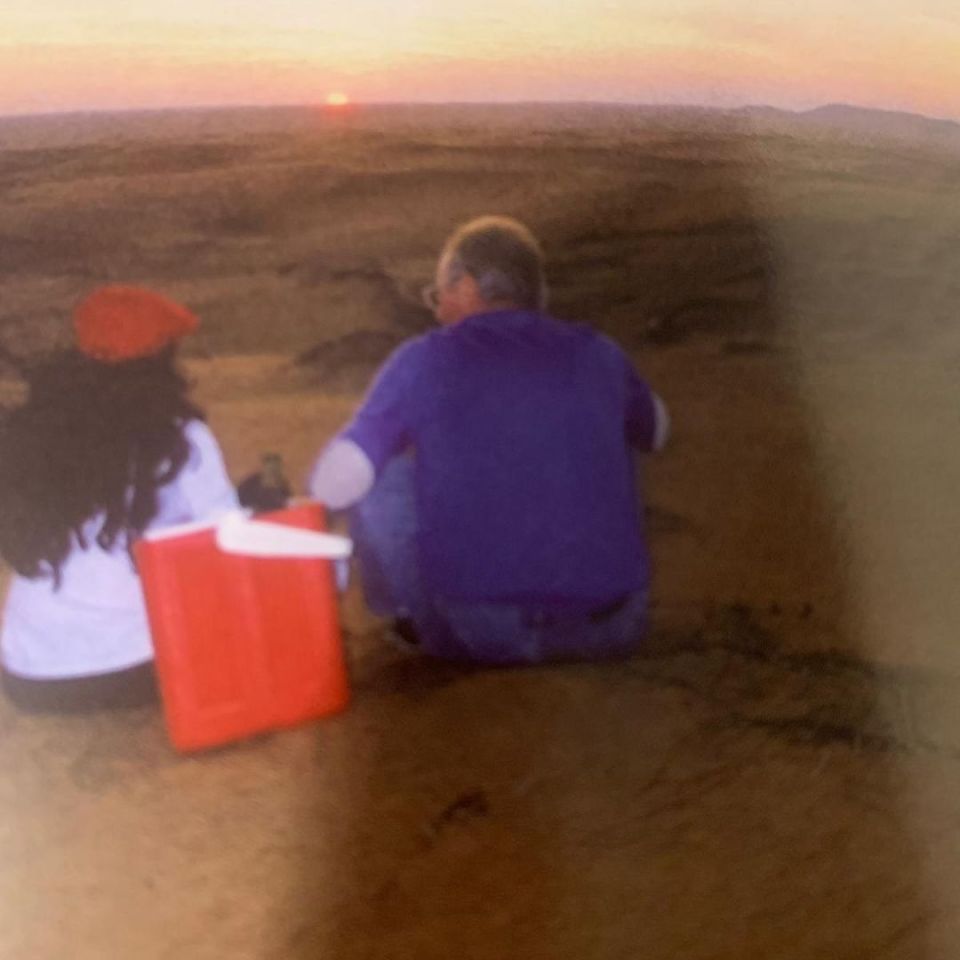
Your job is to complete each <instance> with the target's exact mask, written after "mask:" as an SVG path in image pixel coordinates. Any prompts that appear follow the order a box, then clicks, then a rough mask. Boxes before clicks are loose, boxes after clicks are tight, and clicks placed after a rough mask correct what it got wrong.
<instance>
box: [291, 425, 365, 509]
mask: <svg viewBox="0 0 960 960" xmlns="http://www.w3.org/2000/svg"><path fill="white" fill-rule="evenodd" d="M375 479H376V472H375V471H374V469H373V463H372V462H371V461H370V458H369V457H368V456H367V455H366V454H365V453H364V452H363V450H362V449H361V448H360V447H359V446H358V445H357V444H356V443H354V442H353V441H352V440H347V439H344V438H342V437H337V438H336V439H335V440H333V441H331V443H330V444H329V445H328V446H327V447H326V448H325V449H324V451H323V452H322V453H321V454H320V456H319V457H318V458H317V462H316V463H315V464H314V466H313V470H311V471H310V479H309V480H308V481H307V489H308V490H309V491H310V496H312V497H314V498H315V499H316V500H319V501H320V502H321V503H325V504H326V505H327V506H328V507H330V509H331V510H345V509H346V508H347V507H352V506H353V505H354V504H355V503H356V502H357V501H358V500H362V499H363V498H364V497H365V496H366V495H367V494H368V493H369V492H370V488H371V487H372V486H373V481H374V480H375Z"/></svg>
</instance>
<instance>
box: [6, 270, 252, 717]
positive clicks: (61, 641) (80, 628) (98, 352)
mask: <svg viewBox="0 0 960 960" xmlns="http://www.w3.org/2000/svg"><path fill="white" fill-rule="evenodd" d="M73 323H74V334H75V347H74V349H73V350H71V351H69V352H67V353H65V354H64V355H61V356H59V357H56V358H54V359H52V360H50V361H48V362H46V363H44V364H43V365H42V366H39V367H37V368H35V369H34V370H33V371H32V372H31V373H30V374H29V375H28V387H29V394H28V398H27V400H26V402H25V403H24V404H23V405H22V406H20V407H19V408H17V409H15V410H13V411H11V412H9V413H7V414H6V416H5V417H4V418H3V420H2V422H0V555H2V557H3V559H4V560H5V561H6V562H7V563H8V564H9V565H10V566H11V567H12V568H13V570H14V571H15V576H14V577H13V581H12V583H11V586H10V590H9V593H8V596H7V602H6V607H5V610H4V617H3V629H2V633H0V659H2V667H3V671H2V674H0V679H2V683H3V687H4V689H5V691H6V693H7V694H8V696H9V697H10V698H11V699H12V700H13V701H14V702H15V703H16V704H18V705H19V706H21V707H23V708H24V709H34V710H76V709H85V708H95V707H109V706H124V705H135V704H138V703H143V702H148V701H149V700H151V699H154V698H155V696H156V692H155V684H154V678H153V668H152V659H153V650H152V646H151V642H150V631H149V626H148V623H147V615H146V609H145V606H144V601H143V595H142V592H141V588H140V583H139V580H138V578H137V574H136V569H135V567H134V564H133V560H132V556H131V548H132V545H133V543H134V541H136V539H137V538H138V537H140V536H141V535H142V534H143V533H144V531H146V530H147V529H150V528H153V527H158V526H167V525H170V524H175V523H182V522H185V521H188V520H197V519H204V518H206V517H211V516H214V515H216V514H218V513H221V512H223V511H225V510H229V509H232V508H233V507H235V506H236V505H237V503H236V494H235V491H234V488H233V485H232V484H231V482H230V479H229V477H228V476H227V473H226V470H225V468H224V464H223V458H222V455H221V453H220V449H219V447H218V445H217V442H216V440H215V439H214V437H213V435H212V434H211V432H210V430H209V429H208V427H207V426H206V424H205V423H204V419H203V414H202V412H201V411H200V409H199V408H198V407H197V406H196V405H195V404H194V403H193V402H192V401H191V400H190V399H189V397H188V384H187V381H186V379H185V378H184V376H183V374H182V373H181V372H180V371H179V370H178V368H177V365H176V358H175V353H176V344H177V341H178V340H180V339H181V338H182V337H184V336H186V335H188V334H190V333H192V332H193V331H194V330H195V329H196V327H197V324H198V321H197V318H196V317H195V316H194V315H193V314H192V313H191V312H190V311H188V310H187V309H186V308H184V307H182V306H180V305H179V304H177V303H174V302H172V301H170V300H168V299H166V298H165V297H162V296H160V295H159V294H156V293H153V292H151V291H149V290H144V289H141V288H137V287H124V286H108V287H102V288H100V289H98V290H95V291H94V292H93V293H92V294H90V295H89V296H88V297H87V298H86V299H85V300H83V301H82V302H81V303H80V304H79V305H78V306H77V308H76V309H75V311H74V315H73Z"/></svg>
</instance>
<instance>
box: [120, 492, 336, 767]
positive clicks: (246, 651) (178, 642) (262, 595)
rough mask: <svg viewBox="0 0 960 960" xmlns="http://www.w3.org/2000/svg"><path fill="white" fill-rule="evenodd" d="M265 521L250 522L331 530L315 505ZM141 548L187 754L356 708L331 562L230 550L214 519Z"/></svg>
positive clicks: (174, 715) (171, 713)
mask: <svg viewBox="0 0 960 960" xmlns="http://www.w3.org/2000/svg"><path fill="white" fill-rule="evenodd" d="M255 521H256V522H255ZM255 521H253V520H251V521H246V523H247V525H248V526H249V527H250V528H254V527H256V528H257V529H259V530H266V529H267V528H268V527H272V528H273V529H274V530H276V529H277V526H276V525H281V526H282V527H284V528H298V529H300V530H303V531H313V532H314V534H316V533H319V532H322V531H323V528H324V515H323V508H322V507H321V506H320V505H319V504H313V503H311V504H305V505H301V506H296V507H291V508H289V509H286V510H280V511H277V512H275V513H270V514H265V515H262V516H260V517H257V518H255ZM258 521H267V524H266V525H261V524H260V523H259V522H258ZM280 532H281V534H283V533H284V531H280ZM290 535H291V536H292V537H294V538H295V537H296V534H294V533H293V531H290ZM300 536H301V539H302V540H309V539H310V536H306V537H304V536H302V535H300ZM314 539H316V540H320V539H322V538H319V537H316V536H314ZM328 539H331V540H332V539H334V538H328ZM221 542H222V540H221ZM135 551H136V559H137V564H138V566H139V569H140V576H141V579H142V581H143V589H144V593H145V595H146V601H147V612H148V615H149V618H150V629H151V632H152V634H153V644H154V651H155V655H156V666H157V676H158V679H159V684H160V690H161V694H162V697H163V708H164V714H165V716H166V721H167V730H168V732H169V734H170V739H171V741H172V742H173V745H174V746H175V747H176V748H177V749H179V750H197V749H200V748H203V747H213V746H217V745H219V744H224V743H228V742H230V741H232V740H237V739H239V738H241V737H246V736H249V735H250V734H255V733H260V732H262V731H266V730H275V729H278V728H281V727H289V726H293V725H295V724H299V723H303V722H304V721H307V720H313V719H315V718H316V717H322V716H325V715H327V714H330V713H335V712H337V711H338V710H342V709H343V708H344V707H345V706H346V705H347V702H348V700H349V687H348V683H347V674H346V669H345V665H344V655H343V644H342V641H341V636H340V624H339V620H338V617H337V599H336V591H335V588H334V579H333V570H332V562H331V560H329V559H322V558H320V557H316V556H290V555H280V556H270V555H267V556H264V555H259V556H250V555H243V554H242V553H230V552H226V551H225V550H223V549H221V547H220V546H218V530H217V527H216V525H212V524H208V525H202V526H197V525H193V526H190V525H188V526H187V527H184V528H180V529H179V530H173V531H158V532H157V533H155V534H153V535H148V536H147V537H146V538H144V539H143V540H141V541H140V542H139V543H138V544H137V545H136V548H135Z"/></svg>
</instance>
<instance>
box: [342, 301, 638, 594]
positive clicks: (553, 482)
mask: <svg viewBox="0 0 960 960" xmlns="http://www.w3.org/2000/svg"><path fill="white" fill-rule="evenodd" d="M655 431H656V411H655V407H654V400H653V394H652V392H651V390H650V388H649V386H648V385H647V384H646V382H645V381H644V380H642V379H641V378H640V377H639V376H637V374H636V373H635V371H634V369H633V367H632V365H631V363H630V361H629V359H628V358H627V356H626V355H625V354H624V352H623V351H622V350H621V349H620V348H619V347H618V346H617V345H616V344H615V343H614V342H613V341H612V340H610V339H609V338H607V337H605V336H603V335H601V334H599V333H597V332H595V331H593V330H591V329H589V328H588V327H584V326H580V325H574V324H570V323H566V322H562V321H558V320H555V319H553V318H551V317H549V316H546V315H544V314H540V313H536V312H532V311H497V312H493V313H484V314H477V315H474V316H471V317H468V318H466V319H465V320H462V321H461V322H459V323H457V324H454V325H452V326H449V327H444V328H441V329H438V330H434V331H431V332H430V333H427V334H424V335H423V336H420V337H417V338H416V339H414V340H412V341H409V342H408V343H406V344H404V345H403V346H401V347H399V348H398V349H397V350H396V351H395V352H394V354H393V355H392V356H391V357H390V359H389V360H388V361H387V363H386V364H385V365H384V367H383V368H382V370H381V371H380V373H379V374H378V375H377V378H376V380H375V381H374V383H373V385H372V387H371V389H370V392H369V394H368V396H367V398H366V400H365V401H364V403H363V405H362V407H361V408H360V410H359V411H358V413H357V415H356V416H355V418H354V419H353V421H352V422H351V423H350V425H349V426H348V427H347V428H346V429H345V430H344V432H343V433H342V434H341V436H343V437H344V438H346V439H349V440H352V441H353V442H354V443H356V444H358V445H359V446H360V447H361V449H362V450H363V451H364V452H365V453H366V455H367V456H368V457H369V458H370V461H371V462H372V464H373V466H374V469H375V471H376V472H377V473H379V472H380V470H381V468H382V467H383V465H384V464H385V463H386V462H387V461H388V460H389V459H390V458H391V457H393V456H396V455H398V454H400V453H402V452H404V451H406V450H407V449H408V448H412V450H413V452H414V454H415V487H416V499H417V525H418V546H419V554H420V562H421V568H422V576H423V579H424V582H425V585H426V587H427V588H428V589H429V590H432V591H435V592H437V593H439V594H440V595H442V596H445V597H448V598H450V599H454V600H462V601H503V602H520V603H530V604H538V605H546V606H556V607H561V608H562V607H566V606H570V607H579V606H583V607H584V608H589V607H591V606H595V605H597V604H601V603H604V602H606V601H609V600H613V599H615V598H618V597H620V596H623V595H624V594H626V593H628V592H630V591H632V590H636V589H638V588H640V587H643V586H646V584H647V582H648V580H649V557H648V553H647V548H646V544H645V541H644V538H643V533H642V528H641V511H640V504H639V499H638V494H637V490H636V484H635V479H634V458H633V455H632V448H635V449H639V450H650V449H652V447H653V443H654V436H655Z"/></svg>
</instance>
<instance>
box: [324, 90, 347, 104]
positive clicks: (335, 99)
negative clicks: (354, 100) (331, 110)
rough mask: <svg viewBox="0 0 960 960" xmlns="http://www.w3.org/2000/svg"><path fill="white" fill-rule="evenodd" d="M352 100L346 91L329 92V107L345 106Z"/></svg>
mask: <svg viewBox="0 0 960 960" xmlns="http://www.w3.org/2000/svg"><path fill="white" fill-rule="evenodd" d="M349 102H350V98H349V97H348V96H347V95H346V94H345V93H328V94H327V106H328V107H345V106H346V105H347V104H348V103H349Z"/></svg>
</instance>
